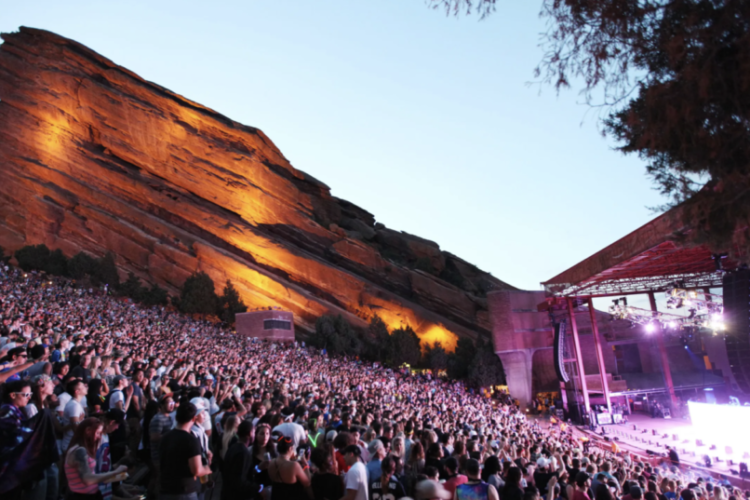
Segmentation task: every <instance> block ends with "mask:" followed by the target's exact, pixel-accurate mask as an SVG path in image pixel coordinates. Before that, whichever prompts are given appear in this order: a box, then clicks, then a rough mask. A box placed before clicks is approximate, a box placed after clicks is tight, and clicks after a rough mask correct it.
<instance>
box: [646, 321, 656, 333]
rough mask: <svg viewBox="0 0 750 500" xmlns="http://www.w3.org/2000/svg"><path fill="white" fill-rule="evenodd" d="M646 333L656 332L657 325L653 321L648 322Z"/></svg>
mask: <svg viewBox="0 0 750 500" xmlns="http://www.w3.org/2000/svg"><path fill="white" fill-rule="evenodd" d="M645 329H646V333H654V332H655V331H656V325H654V324H653V323H646V327H645Z"/></svg>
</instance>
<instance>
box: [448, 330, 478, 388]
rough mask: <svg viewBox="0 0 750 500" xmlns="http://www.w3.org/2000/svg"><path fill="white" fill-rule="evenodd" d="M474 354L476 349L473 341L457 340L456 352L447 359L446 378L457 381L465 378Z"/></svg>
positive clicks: (464, 338)
mask: <svg viewBox="0 0 750 500" xmlns="http://www.w3.org/2000/svg"><path fill="white" fill-rule="evenodd" d="M476 352H477V348H476V345H475V344H474V341H473V340H471V339H470V338H468V337H461V338H459V339H458V343H457V344H456V350H455V351H454V352H453V353H452V354H450V355H449V357H448V376H449V377H450V378H452V379H457V380H458V379H463V378H466V377H467V376H468V375H469V367H471V363H472V362H473V361H474V357H475V356H476Z"/></svg>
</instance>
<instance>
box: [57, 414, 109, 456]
mask: <svg viewBox="0 0 750 500" xmlns="http://www.w3.org/2000/svg"><path fill="white" fill-rule="evenodd" d="M100 427H104V424H103V423H102V421H101V420H99V419H98V418H96V417H89V418H87V419H84V420H83V422H81V423H80V424H78V427H76V430H75V432H73V438H72V439H71V440H70V444H69V445H68V449H67V451H66V454H67V452H69V451H70V450H72V449H73V448H74V447H76V446H81V447H82V448H85V449H86V451H87V452H88V454H89V456H90V457H95V456H96V450H97V448H99V444H100V443H99V441H101V439H99V440H96V439H94V436H95V435H96V431H97V429H99V428H100Z"/></svg>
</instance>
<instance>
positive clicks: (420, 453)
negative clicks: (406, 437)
mask: <svg viewBox="0 0 750 500" xmlns="http://www.w3.org/2000/svg"><path fill="white" fill-rule="evenodd" d="M409 452H410V453H409V465H414V464H416V463H417V462H419V461H420V460H424V446H422V443H421V442H419V441H414V442H413V443H412V445H411V450H409Z"/></svg>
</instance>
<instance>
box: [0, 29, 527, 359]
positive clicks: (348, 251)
mask: <svg viewBox="0 0 750 500" xmlns="http://www.w3.org/2000/svg"><path fill="white" fill-rule="evenodd" d="M3 40H4V43H3V44H2V45H1V46H0V177H1V179H2V180H1V181H0V245H2V246H3V247H5V248H6V250H11V251H13V250H15V249H17V248H19V247H21V246H23V245H27V244H37V243H45V244H47V245H48V246H49V247H50V248H61V249H62V250H63V251H64V252H65V253H66V254H67V255H68V256H70V255H72V254H74V253H76V252H78V251H81V250H85V251H88V252H91V253H93V254H96V255H102V254H104V253H105V252H107V251H112V252H114V253H115V254H116V256H117V264H118V266H119V268H120V270H121V271H122V272H123V273H124V272H134V273H135V274H137V275H139V276H140V277H142V278H144V279H147V280H148V281H153V282H156V283H157V284H159V285H160V286H162V287H165V288H167V289H168V290H169V291H170V292H172V293H175V292H176V291H177V290H178V288H179V287H180V286H181V284H182V282H183V281H184V279H185V278H186V277H187V276H188V275H190V274H191V273H192V272H194V271H196V270H203V271H205V272H207V273H208V274H209V275H210V276H211V277H212V278H213V279H214V282H215V283H217V284H223V283H224V282H225V281H226V280H227V279H231V280H232V281H233V282H234V283H235V285H236V287H237V289H238V290H239V292H240V294H241V295H242V298H243V299H244V301H245V302H246V303H247V305H248V306H249V308H250V309H255V308H268V307H280V308H281V309H284V310H287V311H290V312H292V313H293V314H294V317H295V322H296V325H297V326H298V327H299V328H301V329H302V331H310V330H311V329H312V328H313V326H314V322H315V319H316V318H317V317H319V316H320V315H322V314H343V315H344V316H346V317H347V318H348V319H349V320H350V321H351V322H353V323H354V324H356V325H364V324H365V322H366V321H367V320H369V318H371V317H372V316H373V315H375V314H378V315H380V317H381V318H382V319H383V320H384V321H385V322H386V323H387V324H388V325H389V326H390V327H391V328H396V327H399V326H402V325H410V326H411V327H412V328H414V329H415V331H416V332H417V333H418V335H420V337H421V338H422V339H423V340H426V341H427V342H433V341H436V340H440V341H442V342H443V344H444V345H446V346H447V347H448V348H452V347H453V346H454V345H455V342H456V340H457V338H458V336H469V337H476V336H479V335H481V336H488V335H489V334H490V329H491V327H490V320H489V313H488V306H487V299H486V292H487V291H488V290H493V289H512V287H510V286H509V285H507V284H505V283H503V282H502V281H500V280H498V279H496V278H494V277H492V276H491V275H489V274H488V273H485V272H483V271H481V270H479V269H477V268H476V267H475V266H473V265H471V264H469V263H467V262H465V261H463V260H461V259H460V258H458V257H456V256H454V255H451V254H449V253H447V252H444V251H442V250H441V249H440V247H439V246H438V245H437V244H436V243H434V242H431V241H428V240H424V239H422V238H419V237H417V236H413V235H409V234H405V233H401V232H398V231H394V230H391V229H388V228H386V227H384V226H383V225H382V224H378V223H377V222H376V220H375V216H374V215H372V214H370V213H368V212H367V211H365V210H363V209H361V208H359V207H357V206H356V205H354V204H352V203H350V202H348V201H345V200H341V199H338V198H336V197H334V196H332V195H331V193H330V189H329V188H328V187H327V186H326V185H325V184H324V183H322V182H320V181H318V180H316V179H314V178H313V177H311V176H309V175H307V174H305V173H304V172H302V171H300V170H297V169H295V168H294V167H292V165H291V164H290V163H289V161H288V160H287V159H286V158H285V157H284V155H283V154H282V153H281V152H280V151H279V150H278V148H276V146H275V145H274V144H273V143H272V142H271V140H270V139H269V138H268V137H266V135H265V134H264V133H263V132H262V131H260V130H259V129H257V128H253V127H249V126H245V125H242V124H240V123H237V122H235V121H233V120H231V119H229V118H227V117H226V116H222V115H220V114H219V113H217V112H215V111H213V110H211V109H208V108H206V107H204V106H202V105H200V104H198V103H195V102H193V101H190V100H188V99H186V98H184V97H182V96H180V95H177V94H175V93H173V92H171V91H170V90H168V89H165V88H163V87H160V86H159V85H156V84H154V83H151V82H148V81H145V80H144V79H142V78H141V77H139V76H138V75H136V74H134V73H133V72H131V71H129V70H127V69H125V68H123V67H120V66H118V65H117V64H115V63H114V62H112V61H110V60H108V59H106V58H104V57H102V56H101V55H99V54H97V53H96V52H94V51H92V50H91V49H89V48H87V47H84V46H83V45H81V44H79V43H77V42H74V41H72V40H69V39H66V38H63V37H61V36H58V35H55V34H53V33H49V32H46V31H41V30H35V29H30V28H21V29H20V32H17V33H12V34H5V35H3ZM331 147H335V144H331ZM353 168H355V167H353ZM415 209H419V207H415ZM419 269H423V270H419ZM424 270H428V271H427V272H426V271H424Z"/></svg>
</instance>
